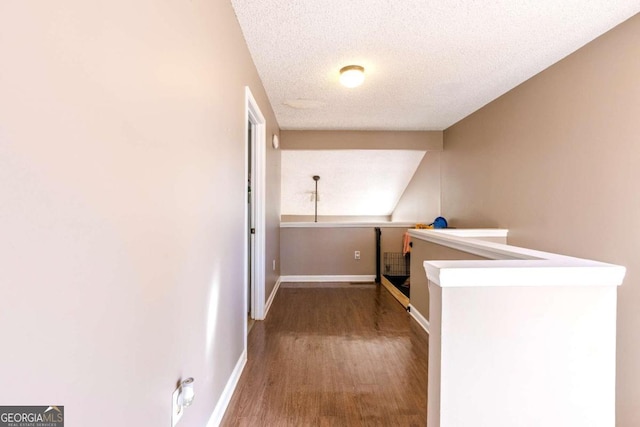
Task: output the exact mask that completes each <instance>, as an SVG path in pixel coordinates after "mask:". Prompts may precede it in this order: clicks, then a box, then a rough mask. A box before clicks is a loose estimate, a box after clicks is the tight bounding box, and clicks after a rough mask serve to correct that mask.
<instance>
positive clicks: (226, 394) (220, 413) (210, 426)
mask: <svg viewBox="0 0 640 427" xmlns="http://www.w3.org/2000/svg"><path fill="white" fill-rule="evenodd" d="M246 364H247V350H246V348H245V350H244V351H243V352H242V354H241V355H240V358H239V359H238V362H237V363H236V366H235V368H233V372H231V376H230V377H229V380H228V381H227V384H226V385H225V386H224V390H222V394H221V395H220V398H219V399H218V403H216V407H215V408H214V409H213V412H212V413H211V417H209V422H207V427H218V426H219V425H220V423H221V422H222V417H224V413H225V412H226V411H227V407H228V406H229V402H230V401H231V397H232V396H233V392H234V391H235V390H236V387H237V386H238V381H239V380H240V375H242V371H243V370H244V367H245V365H246Z"/></svg>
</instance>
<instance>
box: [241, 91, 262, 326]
mask: <svg viewBox="0 0 640 427" xmlns="http://www.w3.org/2000/svg"><path fill="white" fill-rule="evenodd" d="M245 106H246V117H245V123H246V132H245V138H246V139H245V144H244V145H245V153H246V156H245V160H246V161H245V184H244V185H245V188H246V192H247V198H246V208H245V230H246V231H245V264H244V265H245V280H244V291H245V299H244V300H245V304H246V310H245V311H244V312H245V315H246V317H247V322H246V323H245V325H246V331H245V332H246V333H248V331H249V321H250V320H262V319H263V318H264V294H265V289H264V288H265V284H264V280H265V156H266V147H265V141H266V124H265V119H264V116H263V115H262V113H261V112H260V108H259V107H258V104H257V102H256V101H255V99H254V97H253V95H252V94H251V90H250V89H249V88H248V87H247V88H246V90H245ZM246 333H245V336H246Z"/></svg>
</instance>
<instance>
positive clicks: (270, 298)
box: [261, 277, 282, 320]
mask: <svg viewBox="0 0 640 427" xmlns="http://www.w3.org/2000/svg"><path fill="white" fill-rule="evenodd" d="M280 283H282V280H281V278H280V277H278V280H276V284H275V286H274V287H273V290H272V291H271V295H269V299H268V300H267V303H266V304H265V306H264V317H263V318H262V319H261V320H264V319H266V318H267V314H269V309H270V308H271V303H273V300H274V299H275V297H276V294H277V293H278V289H280Z"/></svg>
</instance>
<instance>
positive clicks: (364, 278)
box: [280, 274, 376, 283]
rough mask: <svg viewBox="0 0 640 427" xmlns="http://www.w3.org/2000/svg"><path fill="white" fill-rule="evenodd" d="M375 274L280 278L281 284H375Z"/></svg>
mask: <svg viewBox="0 0 640 427" xmlns="http://www.w3.org/2000/svg"><path fill="white" fill-rule="evenodd" d="M375 280H376V275H375V274H371V275H369V274H364V275H352V276H346V275H345V276H280V281H281V282H283V283H284V282H288V283H290V282H374V281H375Z"/></svg>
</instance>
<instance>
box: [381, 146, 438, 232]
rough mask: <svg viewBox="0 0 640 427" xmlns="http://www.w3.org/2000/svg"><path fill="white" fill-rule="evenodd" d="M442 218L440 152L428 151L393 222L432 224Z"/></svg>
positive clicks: (396, 209) (393, 216)
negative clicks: (436, 219)
mask: <svg viewBox="0 0 640 427" xmlns="http://www.w3.org/2000/svg"><path fill="white" fill-rule="evenodd" d="M438 216H440V152H439V151H428V152H427V153H426V154H425V155H424V157H423V158H422V161H421V162H420V165H419V166H418V169H416V172H415V173H414V174H413V178H411V181H410V182H409V185H407V188H405V190H404V192H403V193H402V196H401V197H400V200H398V203H397V204H396V207H395V209H394V210H393V214H392V215H391V218H392V219H393V221H401V222H404V221H412V222H415V223H419V222H421V223H426V224H431V223H432V222H433V220H434V219H435V218H436V217H438Z"/></svg>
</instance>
